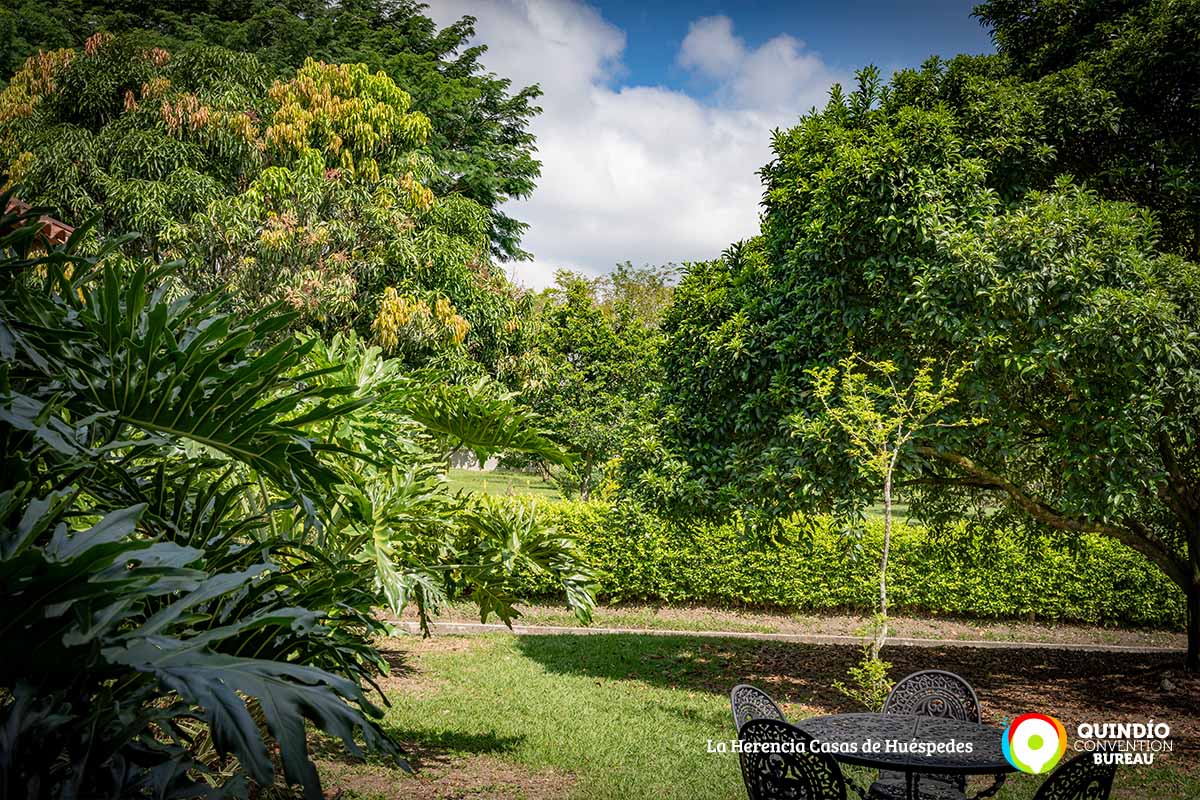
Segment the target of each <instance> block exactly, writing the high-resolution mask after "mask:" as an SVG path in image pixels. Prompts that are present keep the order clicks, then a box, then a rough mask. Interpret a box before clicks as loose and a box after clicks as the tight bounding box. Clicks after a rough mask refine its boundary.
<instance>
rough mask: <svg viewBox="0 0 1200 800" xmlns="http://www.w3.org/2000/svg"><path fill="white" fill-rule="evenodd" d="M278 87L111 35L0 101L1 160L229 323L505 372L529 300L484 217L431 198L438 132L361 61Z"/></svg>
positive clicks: (252, 66) (225, 56)
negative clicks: (429, 321)
mask: <svg viewBox="0 0 1200 800" xmlns="http://www.w3.org/2000/svg"><path fill="white" fill-rule="evenodd" d="M268 75H269V72H268V70H267V69H266V68H265V67H264V66H263V65H262V64H261V63H259V62H258V61H257V60H256V59H255V57H254V56H251V55H247V54H241V53H236V52H233V51H229V50H225V49H222V48H217V47H211V46H207V45H189V46H187V47H185V49H184V50H183V52H181V53H179V54H178V55H175V54H172V53H170V52H169V51H167V50H164V49H161V48H151V49H146V48H144V47H143V46H142V45H141V44H140V43H139V42H138V41H137V40H136V39H134V38H130V37H127V36H122V37H110V36H107V35H104V34H97V35H95V36H93V37H92V38H91V39H89V40H88V42H87V44H86V45H85V46H84V48H83V50H82V51H81V52H80V51H75V50H61V51H55V52H54V53H43V54H40V55H38V56H36V57H34V58H31V59H30V60H29V61H28V62H27V63H26V64H25V66H24V67H23V68H22V70H21V71H20V72H18V73H17V75H15V76H14V77H13V79H12V81H11V82H10V84H9V86H8V87H7V89H5V91H4V92H3V93H2V94H0V161H4V162H7V163H8V164H9V165H10V169H11V173H12V175H11V177H12V179H13V180H14V181H20V182H21V183H22V191H23V192H24V193H25V194H26V196H27V197H26V199H28V200H29V201H31V202H34V203H37V204H44V205H48V206H50V207H51V208H54V209H56V213H58V214H59V215H61V216H62V217H63V218H64V219H68V220H74V221H76V222H80V221H83V220H85V219H87V218H89V217H90V216H91V215H93V214H100V215H101V218H102V223H103V226H104V228H105V229H106V230H107V231H108V232H110V233H130V232H136V233H138V234H139V238H138V239H137V240H136V241H134V242H132V243H129V244H127V245H126V249H127V251H129V252H131V254H135V255H152V256H154V257H156V258H158V259H160V260H167V259H171V258H182V259H183V260H184V261H185V262H186V263H187V268H186V269H185V270H184V272H183V273H182V278H183V279H184V281H185V283H186V284H187V287H188V288H189V289H194V290H200V291H211V290H215V289H218V288H223V289H227V290H228V291H227V292H226V293H225V298H226V302H227V303H228V305H229V306H230V307H231V308H232V309H234V310H238V311H252V310H255V309H258V308H262V307H264V306H265V305H267V304H270V303H272V302H283V303H285V304H287V305H288V306H290V307H291V308H292V309H294V310H295V311H297V312H299V318H298V324H299V325H309V326H315V327H317V328H319V329H322V330H331V331H332V330H341V329H346V328H353V329H357V330H358V331H359V332H361V333H364V334H366V333H368V332H370V331H371V330H372V328H373V327H374V328H375V329H378V328H379V325H380V324H383V325H385V326H386V325H389V324H391V327H390V328H389V330H390V331H391V334H392V335H391V337H390V339H389V341H388V343H389V345H390V346H389V349H390V350H391V351H392V352H395V353H397V354H401V355H404V356H405V357H406V358H409V359H410V360H412V361H414V362H420V363H425V362H429V361H431V360H432V361H437V362H439V363H443V364H445V365H449V366H452V367H454V368H455V369H457V370H459V371H463V370H466V371H470V369H472V368H471V367H470V366H469V365H470V364H472V363H473V364H476V365H482V366H483V367H484V368H485V369H488V370H490V371H493V372H495V371H498V370H502V368H503V362H504V360H505V359H506V358H509V357H510V355H511V353H512V352H513V350H514V349H516V348H517V347H518V346H519V343H520V338H521V327H520V325H519V324H516V323H517V321H518V320H519V316H518V311H519V308H520V303H519V299H518V292H517V291H516V290H515V289H514V288H513V287H512V286H511V285H510V284H509V283H508V281H507V280H506V278H505V277H504V276H503V275H502V274H499V273H496V272H494V271H493V270H492V268H491V266H490V261H491V257H490V255H489V253H488V252H487V250H488V247H487V235H488V233H487V231H488V224H489V214H488V212H487V209H486V208H484V207H482V206H480V205H479V204H478V203H475V202H474V201H472V200H470V199H469V198H466V197H464V196H463V195H461V194H449V195H445V196H442V195H438V194H437V193H435V192H434V191H433V190H431V189H430V188H428V183H429V182H430V181H431V179H432V176H433V175H434V173H435V171H436V170H435V168H434V166H433V164H432V162H431V160H430V158H429V156H428V154H427V153H425V152H424V151H423V149H422V148H423V147H424V145H425V143H426V142H427V141H428V139H429V136H430V134H431V123H430V121H429V119H428V118H427V117H426V116H425V115H423V114H421V113H420V112H417V111H413V110H412V103H411V98H410V97H409V95H408V94H407V93H406V92H405V91H404V90H402V89H400V88H399V87H398V86H397V85H396V83H395V82H394V81H393V80H392V79H391V78H389V77H388V76H387V75H385V74H383V73H382V72H374V73H372V72H371V71H370V70H369V69H368V68H367V67H365V66H364V65H361V64H352V65H330V64H324V63H320V62H314V61H312V60H309V61H307V62H306V63H305V64H304V65H303V66H301V67H300V68H299V69H298V70H295V71H293V72H291V73H290V74H289V75H288V76H287V77H286V78H279V79H275V80H273V81H271V80H269V79H268ZM388 291H391V292H392V293H393V294H395V295H396V296H397V297H399V298H405V299H406V300H407V302H409V303H410V304H411V305H413V306H414V307H416V308H420V307H431V308H432V307H438V303H439V302H441V303H442V304H443V305H445V306H446V308H447V309H449V311H448V313H449V315H450V318H452V319H457V320H459V322H458V323H456V324H457V325H458V334H457V336H456V337H454V338H453V339H451V340H446V341H442V340H438V341H439V343H441V344H445V345H447V346H444V347H427V346H425V345H426V344H429V343H428V342H426V341H425V338H427V337H423V335H422V332H421V331H420V330H419V329H418V328H419V326H416V325H409V324H407V323H404V322H403V321H401V322H396V320H395V319H394V317H392V316H389V317H387V318H386V319H384V320H382V321H380V320H379V319H378V315H379V314H380V313H381V312H383V311H385V310H386V308H385V306H384V304H383V298H384V295H385V293H386V292H388ZM422 304H424V306H422ZM392 323H395V324H392ZM413 341H418V343H419V342H425V344H421V345H420V346H417V345H416V344H413V346H408V345H409V344H412V343H413ZM477 368H478V367H475V369H477Z"/></svg>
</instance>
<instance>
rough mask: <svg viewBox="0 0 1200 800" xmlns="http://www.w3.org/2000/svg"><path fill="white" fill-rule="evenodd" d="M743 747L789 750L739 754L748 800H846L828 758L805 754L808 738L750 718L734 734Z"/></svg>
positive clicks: (788, 728)
mask: <svg viewBox="0 0 1200 800" xmlns="http://www.w3.org/2000/svg"><path fill="white" fill-rule="evenodd" d="M738 738H739V739H741V741H742V742H743V744H744V745H756V746H759V747H762V746H764V745H766V746H775V747H779V748H790V750H788V751H787V752H742V753H741V754H740V756H739V759H740V761H741V765H742V780H743V781H745V783H746V791H747V792H748V793H749V795H750V800H846V781H845V780H844V779H843V778H842V770H841V768H840V767H839V766H838V763H837V762H836V761H834V760H833V758H832V757H830V756H828V755H826V754H824V753H812V752H809V749H808V747H809V743H810V742H812V737H811V736H809V735H808V734H807V733H805V732H804V731H802V730H800V729H799V728H797V727H796V726H795V725H789V724H788V723H786V722H782V721H780V720H777V719H752V720H750V721H748V722H747V723H746V724H745V725H743V726H742V728H741V730H739V731H738Z"/></svg>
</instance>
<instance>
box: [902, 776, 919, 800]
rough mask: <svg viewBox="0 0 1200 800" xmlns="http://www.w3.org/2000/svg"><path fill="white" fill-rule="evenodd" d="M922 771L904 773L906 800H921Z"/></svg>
mask: <svg viewBox="0 0 1200 800" xmlns="http://www.w3.org/2000/svg"><path fill="white" fill-rule="evenodd" d="M920 791H921V773H919V772H906V773H904V795H905V798H906V800H921V795H920Z"/></svg>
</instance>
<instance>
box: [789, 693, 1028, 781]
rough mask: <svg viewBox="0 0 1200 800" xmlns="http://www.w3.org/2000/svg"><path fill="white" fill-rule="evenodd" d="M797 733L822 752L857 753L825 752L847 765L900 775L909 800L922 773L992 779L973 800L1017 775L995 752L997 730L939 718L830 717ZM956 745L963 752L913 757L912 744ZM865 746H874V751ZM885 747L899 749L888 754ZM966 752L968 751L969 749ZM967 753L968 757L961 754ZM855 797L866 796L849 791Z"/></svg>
mask: <svg viewBox="0 0 1200 800" xmlns="http://www.w3.org/2000/svg"><path fill="white" fill-rule="evenodd" d="M795 724H796V726H797V727H799V728H800V729H802V730H804V731H805V732H807V733H808V734H810V735H811V736H812V737H813V738H814V739H816V740H817V741H818V742H820V743H821V744H822V746H826V747H828V746H841V747H840V748H839V749H842V748H846V747H847V746H855V745H856V746H857V750H856V752H844V753H843V752H830V755H832V756H833V757H834V758H835V759H837V760H838V761H840V762H843V763H846V764H856V765H858V766H861V767H874V768H876V769H883V770H895V771H896V772H903V773H904V776H905V781H904V782H905V793H906V796H907V798H908V800H918V798H919V797H920V793H919V792H920V787H919V784H920V781H921V774H922V773H926V774H928V773H934V774H939V775H992V776H994V777H995V782H994V783H993V785H992V786H990V787H988V788H987V789H985V790H983V791H982V792H980V793H978V794H976V795H975V796H974V797H975V798H981V797H991V796H992V795H994V794H995V793H996V792H998V791H999V790H1000V787H1001V786H1002V785H1003V784H1004V779H1005V777H1006V775H1007V773H1010V772H1016V769H1015V768H1014V767H1013V766H1012V765H1011V764H1009V763H1008V760H1007V759H1006V758H1005V757H1004V752H1003V750H1001V748H1000V737H1001V736H1002V735H1003V733H1004V731H1003V729H1002V728H996V727H992V726H991V725H981V724H979V723H977V722H964V721H961V720H957V719H943V718H941V717H918V716H911V715H908V714H834V715H832V716H828V717H813V718H811V719H805V720H799V721H798V722H796V723H795ZM951 741H954V742H957V743H959V744H960V745H961V747H960V748H958V749H961V750H962V751H963V752H945V753H926V752H912V751H910V750H909V749H908V748H907V747H906V746H907V745H909V744H911V743H914V742H915V743H918V744H924V743H927V742H928V743H938V742H951ZM867 742H872V743H878V744H879V748H878V751H876V750H875V748H870V750H869V751H868V749H867V748H866V747H865V745H866V743H867ZM888 742H894V743H897V745H898V746H896V747H892V748H889V747H888V746H887V743H888ZM968 746H969V747H968ZM967 750H969V752H966V751H967ZM853 788H854V789H855V790H856V791H857V792H858V793H859V795H862V796H864V797H865V793H864V792H863V791H862V790H861V789H860V788H859V787H857V786H854V787H853Z"/></svg>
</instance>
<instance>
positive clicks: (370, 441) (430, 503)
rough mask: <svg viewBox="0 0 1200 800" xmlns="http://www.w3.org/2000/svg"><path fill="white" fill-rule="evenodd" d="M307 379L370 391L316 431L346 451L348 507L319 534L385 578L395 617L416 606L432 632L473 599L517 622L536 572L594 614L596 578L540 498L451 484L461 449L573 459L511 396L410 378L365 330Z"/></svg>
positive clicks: (316, 361) (351, 567)
mask: <svg viewBox="0 0 1200 800" xmlns="http://www.w3.org/2000/svg"><path fill="white" fill-rule="evenodd" d="M304 372H305V373H306V374H305V375H304V376H301V377H303V378H304V380H305V381H306V382H308V383H311V385H312V386H313V387H325V389H324V391H329V390H333V389H335V388H336V387H338V386H344V385H351V386H354V387H357V388H356V389H355V390H354V394H355V399H354V400H352V401H351V404H349V405H348V406H347V411H346V413H344V414H340V415H338V416H337V417H327V418H323V419H322V418H320V417H317V418H315V419H314V420H313V421H312V422H311V423H308V424H309V425H310V427H311V431H312V433H313V434H314V435H315V437H316V438H318V439H319V440H320V441H322V442H325V443H326V444H327V446H328V447H330V448H331V449H333V450H335V451H336V452H337V453H339V454H342V455H341V457H340V458H337V459H335V461H336V462H337V463H338V465H339V466H340V468H341V469H340V470H339V475H340V477H341V480H342V483H341V484H340V485H339V486H338V487H337V492H338V496H339V498H340V503H341V505H343V506H344V507H345V509H346V512H345V513H339V514H337V515H335V516H334V517H333V518H332V519H331V520H330V521H329V523H328V524H327V525H325V526H323V527H322V528H321V529H320V530H319V531H315V532H313V535H312V537H310V538H311V539H312V543H313V544H314V545H315V546H317V547H318V548H319V549H320V550H321V551H322V552H325V553H328V554H330V555H331V557H333V558H334V559H335V560H337V561H339V562H340V563H341V567H342V569H346V570H348V571H351V572H353V573H356V574H359V575H362V576H363V577H364V578H368V579H369V580H371V582H372V583H373V584H374V585H375V586H376V587H377V589H378V591H379V593H380V595H381V596H382V597H383V599H384V600H385V601H386V604H387V605H388V606H389V607H390V608H391V609H392V611H393V612H394V613H396V614H399V613H401V612H403V611H404V609H405V608H406V607H407V606H408V605H409V604H414V605H415V606H416V608H417V610H418V614H419V617H420V619H421V621H422V624H423V625H426V626H427V625H428V622H429V618H430V615H431V614H435V613H436V612H437V611H438V610H439V609H440V608H442V607H443V606H444V605H445V604H446V603H448V602H450V601H454V600H458V599H463V598H466V599H469V600H471V601H473V602H474V603H475V604H476V605H477V606H478V607H479V612H480V618H481V619H482V620H484V621H486V620H487V619H488V617H489V616H490V615H493V614H495V615H496V616H498V617H499V618H500V619H501V620H503V621H505V622H510V621H511V620H512V619H513V618H515V617H516V616H518V612H517V611H516V609H515V607H514V606H515V605H516V604H517V602H518V601H519V599H520V591H521V589H522V584H521V581H520V579H519V576H520V575H523V574H535V575H539V576H541V577H542V580H543V581H544V582H548V583H550V584H553V585H556V586H557V587H558V590H559V591H561V592H564V593H565V594H566V597H567V604H568V605H569V606H570V607H571V608H572V609H573V610H574V611H575V613H576V615H577V616H578V618H579V619H580V620H582V621H585V622H586V621H587V620H588V618H589V616H590V613H591V608H592V605H593V601H592V598H591V595H590V594H589V586H590V583H591V575H590V571H589V570H588V568H587V567H586V566H585V565H584V563H583V562H581V560H580V559H579V558H578V554H577V552H576V548H575V545H574V542H573V540H572V538H571V537H570V536H569V535H568V534H566V533H565V532H563V531H560V530H558V529H556V528H555V527H554V526H553V525H552V524H548V523H547V521H546V519H545V516H544V515H543V514H541V513H540V512H539V511H538V509H536V508H534V507H532V506H531V505H530V504H529V503H528V502H525V501H522V500H519V499H512V500H500V499H493V498H490V497H488V496H486V495H474V496H462V495H460V494H457V493H452V492H451V490H450V487H449V485H448V483H447V482H446V479H445V471H446V463H447V460H448V457H449V455H450V453H451V452H452V451H455V450H457V449H459V448H464V447H465V448H468V449H470V450H472V451H474V452H475V453H476V454H477V456H478V457H479V458H480V459H481V460H486V459H487V458H488V457H489V456H490V455H491V454H492V453H494V452H497V451H501V450H504V451H508V452H521V453H525V454H527V455H528V456H530V457H532V458H539V459H545V460H549V461H560V460H561V459H562V458H563V454H562V452H561V451H560V450H559V449H558V447H557V446H556V445H555V444H554V443H553V442H551V441H550V440H548V439H547V438H546V437H545V436H543V435H542V434H541V433H540V432H538V430H537V428H536V427H535V424H536V419H535V418H533V417H532V416H531V415H530V414H529V413H528V412H526V411H524V410H522V409H520V408H519V407H518V406H517V405H515V404H514V402H513V400H512V397H511V395H509V394H508V393H506V392H503V391H502V390H500V389H499V387H498V386H497V385H496V384H495V383H492V382H488V381H479V382H476V383H475V384H473V385H470V386H457V385H452V384H449V383H447V382H446V381H445V380H444V377H443V376H441V375H439V374H437V373H430V372H413V371H411V370H407V369H406V368H404V366H403V364H402V363H401V362H400V361H398V360H396V359H388V358H385V357H384V356H383V354H382V352H381V350H380V349H379V348H378V347H374V346H366V345H365V344H364V343H362V342H360V341H359V340H358V339H357V338H356V337H355V336H353V335H352V334H349V335H345V336H337V337H334V338H333V339H332V340H331V341H330V342H328V343H321V344H318V345H317V346H316V347H314V348H313V350H312V351H311V353H310V355H309V358H308V361H307V363H306V364H305V365H304ZM368 400H369V401H370V402H367V401H368ZM306 416H307V415H306ZM356 454H369V456H368V457H366V458H363V459H360V458H359V457H358V456H357V455H356ZM363 461H366V462H367V463H363Z"/></svg>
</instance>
